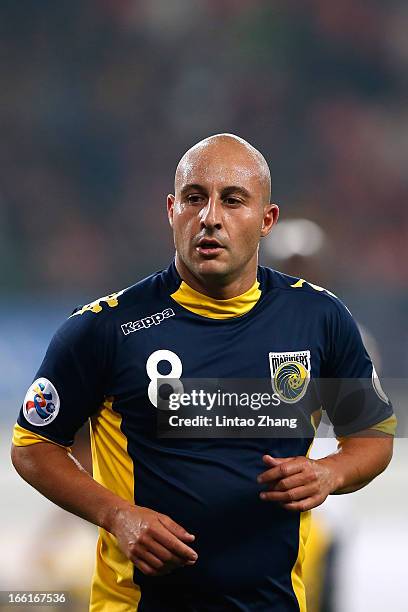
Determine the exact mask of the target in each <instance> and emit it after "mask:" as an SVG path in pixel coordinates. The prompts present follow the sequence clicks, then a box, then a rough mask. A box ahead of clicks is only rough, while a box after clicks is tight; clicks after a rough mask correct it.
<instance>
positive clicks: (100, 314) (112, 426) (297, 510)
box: [12, 134, 395, 612]
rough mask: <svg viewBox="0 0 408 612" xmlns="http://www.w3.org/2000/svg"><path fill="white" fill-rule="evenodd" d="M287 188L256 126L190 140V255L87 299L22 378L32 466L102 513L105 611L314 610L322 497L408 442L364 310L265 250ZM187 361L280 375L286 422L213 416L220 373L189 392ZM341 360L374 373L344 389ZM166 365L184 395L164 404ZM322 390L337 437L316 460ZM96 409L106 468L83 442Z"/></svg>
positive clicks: (224, 370)
mask: <svg viewBox="0 0 408 612" xmlns="http://www.w3.org/2000/svg"><path fill="white" fill-rule="evenodd" d="M270 196H271V179H270V172H269V168H268V165H267V163H266V161H265V159H264V157H263V156H262V155H261V153H259V151H257V150H256V149H255V148H254V147H253V146H251V145H250V144H249V143H247V142H246V141H244V140H243V139H241V138H239V137H237V136H234V135H231V134H219V135H216V136H211V137H210V138H206V139H205V140H203V141H201V142H199V143H198V144H197V145H195V146H194V147H192V148H191V149H190V150H189V151H187V153H186V154H185V155H184V156H183V157H182V159H181V161H180V162H179V164H178V166H177V171H176V176H175V193H174V195H172V194H171V195H169V196H168V198H167V211H168V217H169V222H170V225H171V227H172V229H173V234H174V244H175V250H176V254H175V259H174V261H173V262H172V263H171V264H170V266H169V267H168V268H167V269H165V270H163V271H161V272H158V273H155V274H153V275H152V276H150V277H148V278H146V279H143V280H142V281H140V282H138V283H137V284H136V285H134V286H132V287H130V288H128V289H126V290H124V291H121V292H119V293H113V294H111V295H109V296H106V297H104V298H101V299H99V300H96V301H95V302H93V303H91V304H88V305H86V306H84V307H82V308H80V309H77V310H76V311H75V312H74V313H73V314H72V315H71V316H70V317H69V318H68V320H67V321H66V322H65V323H64V324H63V325H62V326H61V328H60V329H59V330H58V331H57V332H56V334H55V336H54V338H53V340H52V341H51V344H50V346H49V348H48V351H47V353H46V356H45V358H44V361H43V363H42V364H41V366H40V368H39V370H38V372H37V374H36V377H35V380H34V382H33V383H32V384H31V385H30V387H29V389H28V391H27V394H26V396H25V398H24V401H23V405H22V408H21V411H20V415H19V417H18V422H17V424H16V426H15V429H14V437H13V449H12V460H13V463H14V466H15V468H16V469H17V471H18V472H19V474H20V475H21V476H22V477H23V478H24V479H25V480H27V481H28V482H29V483H30V484H31V485H32V486H34V487H35V488H36V489H38V490H39V491H40V492H41V493H42V494H43V495H45V496H46V497H48V498H49V499H51V500H52V501H53V502H55V503H56V504H58V505H59V506H61V507H62V508H65V509H66V510H68V511H70V512H73V513H75V514H77V515H78V516H80V517H82V518H84V519H86V520H88V521H90V522H92V523H94V524H96V525H98V526H99V528H100V530H99V539H98V545H97V555H96V568H95V574H94V578H93V583H92V592H91V602H90V610H92V611H93V612H96V611H100V610H107V611H109V612H110V611H114V612H125V611H126V612H127V611H131V610H132V611H135V610H137V611H138V612H218V611H221V610H231V611H232V610H237V611H238V610H240V611H241V612H242V611H257V612H271V611H274V612H294V611H301V612H304V611H305V610H306V598H305V592H304V587H303V582H302V561H303V557H304V546H305V541H306V537H307V531H308V523H309V518H310V510H311V509H312V508H313V507H315V506H317V505H319V504H321V503H322V502H323V501H324V500H325V499H326V497H327V496H328V495H329V494H332V493H336V494H338V493H347V492H351V491H354V490H357V489H359V488H361V487H363V486H365V485H366V484H367V483H368V482H370V481H371V480H372V479H373V478H374V477H375V476H376V475H377V474H379V473H380V472H381V471H382V470H384V469H385V467H386V466H387V465H388V463H389V461H390V459H391V455H392V433H393V429H394V427H395V417H394V416H393V410H392V407H391V405H390V402H389V400H388V398H387V397H386V396H385V394H384V392H383V391H382V389H381V386H380V384H379V381H378V377H377V376H376V374H375V370H374V369H373V365H372V363H371V361H370V358H369V356H368V355H367V353H366V351H365V349H364V346H363V344H362V341H361V337H360V334H359V332H358V330H357V327H356V325H355V323H354V321H353V319H352V317H351V315H350V313H349V311H348V310H347V309H346V308H345V306H343V304H342V303H341V302H340V300H338V299H337V298H336V297H335V296H334V295H333V294H332V293H330V292H327V291H325V290H324V289H322V288H321V287H317V286H316V285H312V284H309V283H307V282H306V281H304V280H303V279H297V278H292V277H288V276H286V275H284V274H280V273H279V272H276V271H274V270H271V269H269V268H265V267H262V266H259V265H258V247H259V241H260V239H261V238H262V237H264V236H266V235H267V234H269V232H270V231H271V229H272V228H273V226H274V224H275V223H276V222H277V219H278V212H279V211H278V207H277V205H276V204H274V203H271V201H270V200H271V197H270ZM319 377H325V378H327V379H329V378H334V379H336V380H338V381H340V382H339V384H337V385H335V386H334V387H335V392H333V390H332V388H330V390H329V391H330V392H329V393H326V392H325V390H324V389H322V391H321V397H316V392H313V389H312V385H310V384H309V383H310V381H311V380H312V379H313V378H314V379H318V378H319ZM190 379H194V380H197V379H199V381H202V384H203V386H204V387H205V384H206V381H214V380H217V381H220V380H223V381H234V380H238V381H242V380H244V381H247V380H252V381H253V380H261V381H263V383H264V387H263V389H264V390H265V389H266V390H269V393H268V392H265V393H264V394H262V397H263V398H265V397H266V398H269V399H270V401H271V403H270V404H267V407H266V409H265V414H264V415H262V416H263V417H265V418H268V419H269V421H268V423H269V427H268V428H267V429H266V430H265V429H264V430H263V432H261V428H258V430H257V433H255V434H254V433H253V431H252V433H249V429H248V428H247V429H245V430H244V431H239V427H238V432H237V427H235V428H234V427H233V428H232V429H231V431H229V430H228V428H227V427H221V430H220V432H215V433H214V429H216V426H215V424H217V423H218V418H219V417H220V414H221V413H220V412H218V413H217V414H214V411H212V410H213V408H214V401H213V400H214V397H213V395H211V394H210V393H207V391H208V387H207V388H206V389H205V390H203V389H200V391H203V394H202V395H197V390H195V392H196V395H195V396H194V395H192V393H191V394H190V395H189V393H188V389H189V387H188V380H190ZM343 379H349V380H350V379H351V380H355V381H361V380H363V381H365V380H369V384H365V385H364V384H360V383H359V384H360V387H359V391H358V393H357V395H356V394H351V395H350V394H349V395H348V396H347V392H346V391H345V390H344V388H343V387H342V383H341V381H342V380H343ZM166 381H167V382H168V385H169V386H170V388H171V393H170V395H169V396H168V401H169V402H170V401H171V402H173V403H172V404H171V405H170V404H169V403H168V404H166V407H167V408H168V410H161V408H162V407H163V405H162V404H160V402H161V401H162V399H161V398H160V397H159V396H160V393H159V392H158V389H159V388H160V387H161V385H162V383H163V382H166ZM345 394H346V395H345ZM246 395H247V396H248V393H247V394H246ZM255 395H256V398H255V399H256V401H258V403H259V397H260V394H259V393H258V394H254V395H252V396H251V402H252V401H253V400H254V397H255ZM197 397H198V398H199V401H198V403H197V401H195V400H197ZM211 398H212V399H211ZM356 398H357V399H356ZM210 400H211V401H210ZM345 400H347V401H345ZM352 401H353V402H354V404H353V405H352V406H351V402H352ZM189 402H190V404H189ZM211 402H212V405H211ZM317 402H318V403H317ZM321 405H323V406H324V408H325V410H326V411H327V413H328V414H329V416H330V418H331V419H332V421H333V424H334V428H335V432H336V434H337V436H338V437H339V450H338V452H337V453H335V454H334V455H331V456H329V457H326V458H324V459H320V460H318V461H313V460H310V459H308V457H307V455H308V451H309V449H310V446H311V443H312V440H313V437H314V433H315V430H314V427H313V425H312V420H311V419H312V417H315V416H316V412H319V410H316V409H319V407H320V406H321ZM345 405H346V406H347V410H346V411H345ZM181 406H182V407H183V410H184V412H183V410H181V409H180V408H181ZM186 406H188V408H186ZM263 406H264V405H263ZM238 407H239V408H242V406H238ZM350 407H352V408H353V410H350ZM354 408H355V413H356V415H357V417H355V416H354ZM179 409H180V410H179ZM190 409H192V410H193V412H192V413H191V414H196V416H197V418H202V419H204V416H203V415H207V416H206V417H205V418H206V419H207V420H204V421H202V420H201V421H197V423H200V424H201V425H200V426H199V427H198V428H197V430H196V432H194V426H193V425H192V423H193V419H192V418H190V419H187V420H186V419H184V423H185V424H186V429H184V430H183V428H181V433H180V430H179V431H177V433H175V434H172V433H170V435H169V431H170V430H171V429H172V428H173V429H174V428H177V427H179V425H180V421H182V419H181V417H180V415H181V414H184V415H185V414H186V411H187V415H189V414H190V413H189V412H188V410H190ZM251 409H252V412H251ZM278 409H280V410H281V411H282V412H281V413H278ZM214 410H215V409H214ZM217 410H221V405H217ZM257 410H259V406H258V405H257V407H256V406H255V403H253V404H251V405H250V407H249V408H248V412H249V414H250V416H251V417H254V416H255V411H257ZM194 411H195V412H194ZM211 411H212V412H211ZM210 414H211V416H208V415H210ZM278 414H282V415H286V416H288V417H290V418H286V419H285V418H282V419H280V418H275V417H276V416H277V415H278ZM295 416H296V418H295ZM88 419H89V420H90V424H91V442H92V455H93V478H91V477H90V476H89V475H88V474H87V473H86V472H85V471H84V470H83V469H82V468H81V466H80V465H79V463H78V462H77V461H76V460H75V459H74V458H73V457H72V455H71V453H70V446H71V444H72V442H73V439H74V436H75V433H76V431H77V430H78V429H79V428H80V427H81V426H82V425H83V423H84V422H85V421H87V420H88ZM163 420H164V421H166V423H167V429H166V428H165V430H164V433H165V434H166V435H158V434H163V430H160V428H159V430H158V424H159V426H160V424H161V423H162V422H163ZM252 420H253V421H254V422H255V418H252ZM187 421H188V422H187ZM298 421H299V423H300V422H301V423H302V429H297V430H295V434H294V433H293V432H292V434H290V428H291V427H292V425H293V423H295V425H294V426H295V427H297V426H298ZM246 422H248V423H249V420H248V421H246ZM286 422H287V423H288V424H287V425H286ZM217 426H218V425H217ZM356 432H357V433H358V434H359V435H358V437H356V436H354V435H353V434H355V433H356ZM246 434H248V435H247V436H246Z"/></svg>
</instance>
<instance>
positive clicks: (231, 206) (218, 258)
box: [168, 142, 277, 282]
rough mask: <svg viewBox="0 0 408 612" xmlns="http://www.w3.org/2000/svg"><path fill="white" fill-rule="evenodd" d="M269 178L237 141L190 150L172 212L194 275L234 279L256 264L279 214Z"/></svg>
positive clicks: (185, 262)
mask: <svg viewBox="0 0 408 612" xmlns="http://www.w3.org/2000/svg"><path fill="white" fill-rule="evenodd" d="M265 180H266V179H265V175H264V173H262V171H260V167H259V162H258V161H257V160H256V159H255V158H254V157H253V156H252V155H250V154H249V153H248V151H247V150H245V148H244V147H242V146H241V145H238V144H236V143H231V142H227V143H225V142H219V143H216V144H211V145H209V146H206V147H202V148H197V149H192V150H191V151H190V152H189V154H188V156H187V159H185V161H184V163H182V164H181V166H179V169H178V172H177V174H176V182H175V195H174V196H172V195H169V196H168V213H169V220H170V224H171V225H172V227H173V232H174V242H175V247H176V251H177V255H178V257H179V258H180V260H181V262H182V264H183V265H184V266H186V267H187V268H188V270H189V271H190V272H191V273H192V274H193V275H194V276H195V277H198V278H201V279H206V278H207V279H214V278H215V277H217V278H218V279H219V280H220V282H229V281H230V280H233V279H235V278H237V277H239V276H240V275H241V274H242V273H243V272H244V271H245V269H246V268H248V266H253V264H254V262H255V265H256V262H257V251H258V244H259V240H260V237H261V236H264V235H266V234H267V233H268V232H269V231H270V229H271V228H272V225H273V223H274V222H275V221H276V219H277V207H276V206H275V205H270V204H269V202H268V199H267V195H268V194H267V187H266V184H265Z"/></svg>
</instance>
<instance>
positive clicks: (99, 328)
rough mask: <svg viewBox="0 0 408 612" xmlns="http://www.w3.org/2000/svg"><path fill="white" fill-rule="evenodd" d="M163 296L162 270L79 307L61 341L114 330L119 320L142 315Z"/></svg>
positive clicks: (59, 332) (65, 323)
mask: <svg viewBox="0 0 408 612" xmlns="http://www.w3.org/2000/svg"><path fill="white" fill-rule="evenodd" d="M162 293H163V278H162V271H159V272H155V273H154V274H151V275H150V276H148V277H146V278H143V279H141V280H140V281H138V282H137V283H135V284H134V285H131V286H130V287H127V288H125V289H121V290H120V291H115V292H113V293H109V294H108V295H105V296H102V297H99V298H97V299H95V300H93V301H92V302H89V303H88V304H84V305H81V306H77V307H76V308H75V309H74V311H73V312H72V314H71V315H70V316H69V317H68V318H67V319H66V321H65V322H64V323H63V324H62V326H61V327H60V329H59V330H58V335H59V336H60V339H63V340H66V339H68V340H70V339H72V338H73V337H76V336H86V337H90V336H93V337H94V336H95V334H97V335H99V334H101V333H104V331H106V330H107V329H110V328H112V326H113V325H115V323H116V322H117V320H118V319H123V318H126V315H127V314H128V312H132V314H134V313H137V312H139V311H140V312H143V311H144V310H145V309H146V307H149V306H150V305H151V304H153V303H155V302H159V300H160V296H161V294H162Z"/></svg>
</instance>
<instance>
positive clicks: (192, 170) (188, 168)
mask: <svg viewBox="0 0 408 612" xmlns="http://www.w3.org/2000/svg"><path fill="white" fill-rule="evenodd" d="M263 178H264V177H263V176H262V172H261V169H260V167H259V163H258V161H257V160H256V159H255V158H254V157H253V156H252V155H251V154H250V153H249V152H247V151H245V150H243V149H241V148H238V147H234V148H232V147H225V146H217V147H203V148H196V149H192V150H190V151H188V153H187V154H186V155H185V156H184V157H183V158H182V160H181V162H180V164H179V166H178V168H177V172H176V181H175V186H176V190H179V189H182V188H183V185H186V184H190V183H191V184H200V185H203V186H210V185H215V186H219V187H226V186H228V185H237V186H242V187H245V188H246V189H247V190H249V191H251V192H256V191H258V190H259V189H261V188H262V181H263Z"/></svg>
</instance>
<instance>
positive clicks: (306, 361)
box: [269, 351, 310, 404]
mask: <svg viewBox="0 0 408 612" xmlns="http://www.w3.org/2000/svg"><path fill="white" fill-rule="evenodd" d="M269 365H270V368H271V378H272V387H273V390H274V391H275V393H276V394H277V395H278V396H279V397H280V399H281V401H282V402H286V403H287V404H293V403H295V402H298V401H299V400H300V399H302V397H303V396H304V395H305V393H306V390H307V387H308V385H309V382H310V351H297V352H295V353H269Z"/></svg>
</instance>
